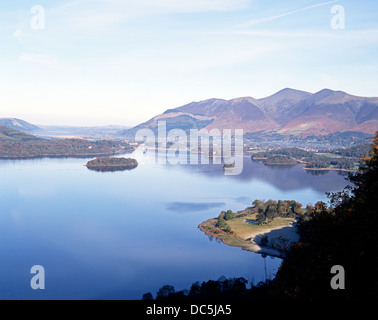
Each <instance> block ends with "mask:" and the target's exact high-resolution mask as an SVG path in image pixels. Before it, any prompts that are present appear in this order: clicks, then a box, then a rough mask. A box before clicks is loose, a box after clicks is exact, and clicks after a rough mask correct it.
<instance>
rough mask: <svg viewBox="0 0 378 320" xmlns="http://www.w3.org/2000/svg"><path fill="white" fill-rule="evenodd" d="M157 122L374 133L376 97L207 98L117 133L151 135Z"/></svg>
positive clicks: (325, 93)
mask: <svg viewBox="0 0 378 320" xmlns="http://www.w3.org/2000/svg"><path fill="white" fill-rule="evenodd" d="M159 120H165V121H166V123H167V130H169V129H170V128H181V129H184V130H186V131H188V130H189V129H192V128H196V129H202V128H205V129H207V130H211V129H219V130H223V129H243V130H244V133H256V132H262V133H264V134H269V133H274V134H280V135H283V136H294V137H298V138H305V137H307V136H311V135H328V134H331V133H335V132H346V131H356V132H363V133H368V134H374V133H375V131H377V130H378V97H373V98H368V97H358V96H354V95H350V94H348V93H346V92H343V91H333V90H330V89H323V90H321V91H319V92H316V93H310V92H306V91H300V90H295V89H290V88H286V89H283V90H281V91H279V92H277V93H275V94H273V95H271V96H269V97H266V98H262V99H255V98H252V97H242V98H236V99H231V100H223V99H208V100H204V101H199V102H191V103H189V104H186V105H184V106H181V107H178V108H175V109H168V110H167V111H165V112H164V113H163V114H160V115H157V116H155V117H153V118H152V119H150V120H148V121H147V122H145V123H142V124H140V125H138V126H136V127H134V128H131V129H129V130H124V131H122V132H121V133H120V134H122V135H124V136H128V137H132V136H135V133H136V132H137V130H138V129H142V128H148V129H152V130H153V131H154V132H155V131H156V130H157V122H158V121H159Z"/></svg>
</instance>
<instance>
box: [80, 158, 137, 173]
mask: <svg viewBox="0 0 378 320" xmlns="http://www.w3.org/2000/svg"><path fill="white" fill-rule="evenodd" d="M137 166H138V161H136V160H135V159H131V158H97V159H94V160H91V161H88V163H87V164H86V167H87V168H88V169H90V170H94V171H100V172H108V171H124V170H131V169H134V168H136V167H137Z"/></svg>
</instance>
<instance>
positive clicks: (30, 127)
mask: <svg viewBox="0 0 378 320" xmlns="http://www.w3.org/2000/svg"><path fill="white" fill-rule="evenodd" d="M0 126H4V127H8V128H11V129H13V130H19V131H23V132H33V131H37V130H40V128H39V127H37V126H35V125H34V124H31V123H29V122H26V121H24V120H21V119H17V118H0Z"/></svg>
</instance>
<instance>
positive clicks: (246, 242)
mask: <svg viewBox="0 0 378 320" xmlns="http://www.w3.org/2000/svg"><path fill="white" fill-rule="evenodd" d="M216 220H217V219H216V218H211V219H209V220H206V221H204V222H202V223H201V224H200V225H198V228H199V229H200V230H201V231H202V232H204V233H205V234H206V235H207V236H209V237H214V238H217V239H219V240H221V241H222V242H223V243H224V244H226V245H228V246H231V247H240V248H241V249H242V250H245V251H250V252H254V253H258V254H261V255H268V256H271V257H277V258H281V259H282V258H284V257H285V250H279V249H277V248H274V247H272V246H261V245H260V244H258V243H257V242H256V241H257V240H258V239H259V238H260V237H261V236H263V235H267V234H269V233H271V232H272V231H277V230H280V229H284V228H288V226H272V227H269V226H266V227H265V228H264V230H256V231H251V232H248V234H247V235H244V236H243V237H241V236H238V235H236V234H231V233H227V232H225V231H223V230H221V229H220V228H217V227H215V226H214V224H215V222H216ZM290 228H295V227H293V226H290ZM294 230H295V229H292V231H294Z"/></svg>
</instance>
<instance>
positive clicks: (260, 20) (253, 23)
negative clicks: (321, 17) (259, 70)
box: [234, 0, 340, 28]
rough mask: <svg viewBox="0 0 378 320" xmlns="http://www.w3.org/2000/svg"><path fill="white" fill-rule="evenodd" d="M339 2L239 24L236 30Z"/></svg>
mask: <svg viewBox="0 0 378 320" xmlns="http://www.w3.org/2000/svg"><path fill="white" fill-rule="evenodd" d="M338 1H340V0H333V1H328V2H323V3H317V4H313V5H311V6H308V7H304V8H301V9H297V10H292V11H289V12H285V13H283V14H279V15H275V16H271V17H266V18H261V19H254V20H252V21H249V22H246V23H243V24H239V25H237V26H235V27H234V28H246V27H251V26H255V25H258V24H260V23H264V22H268V21H272V20H276V19H279V18H283V17H286V16H290V15H293V14H296V13H298V12H302V11H307V10H310V9H314V8H318V7H323V6H326V5H329V4H332V3H335V2H338Z"/></svg>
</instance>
